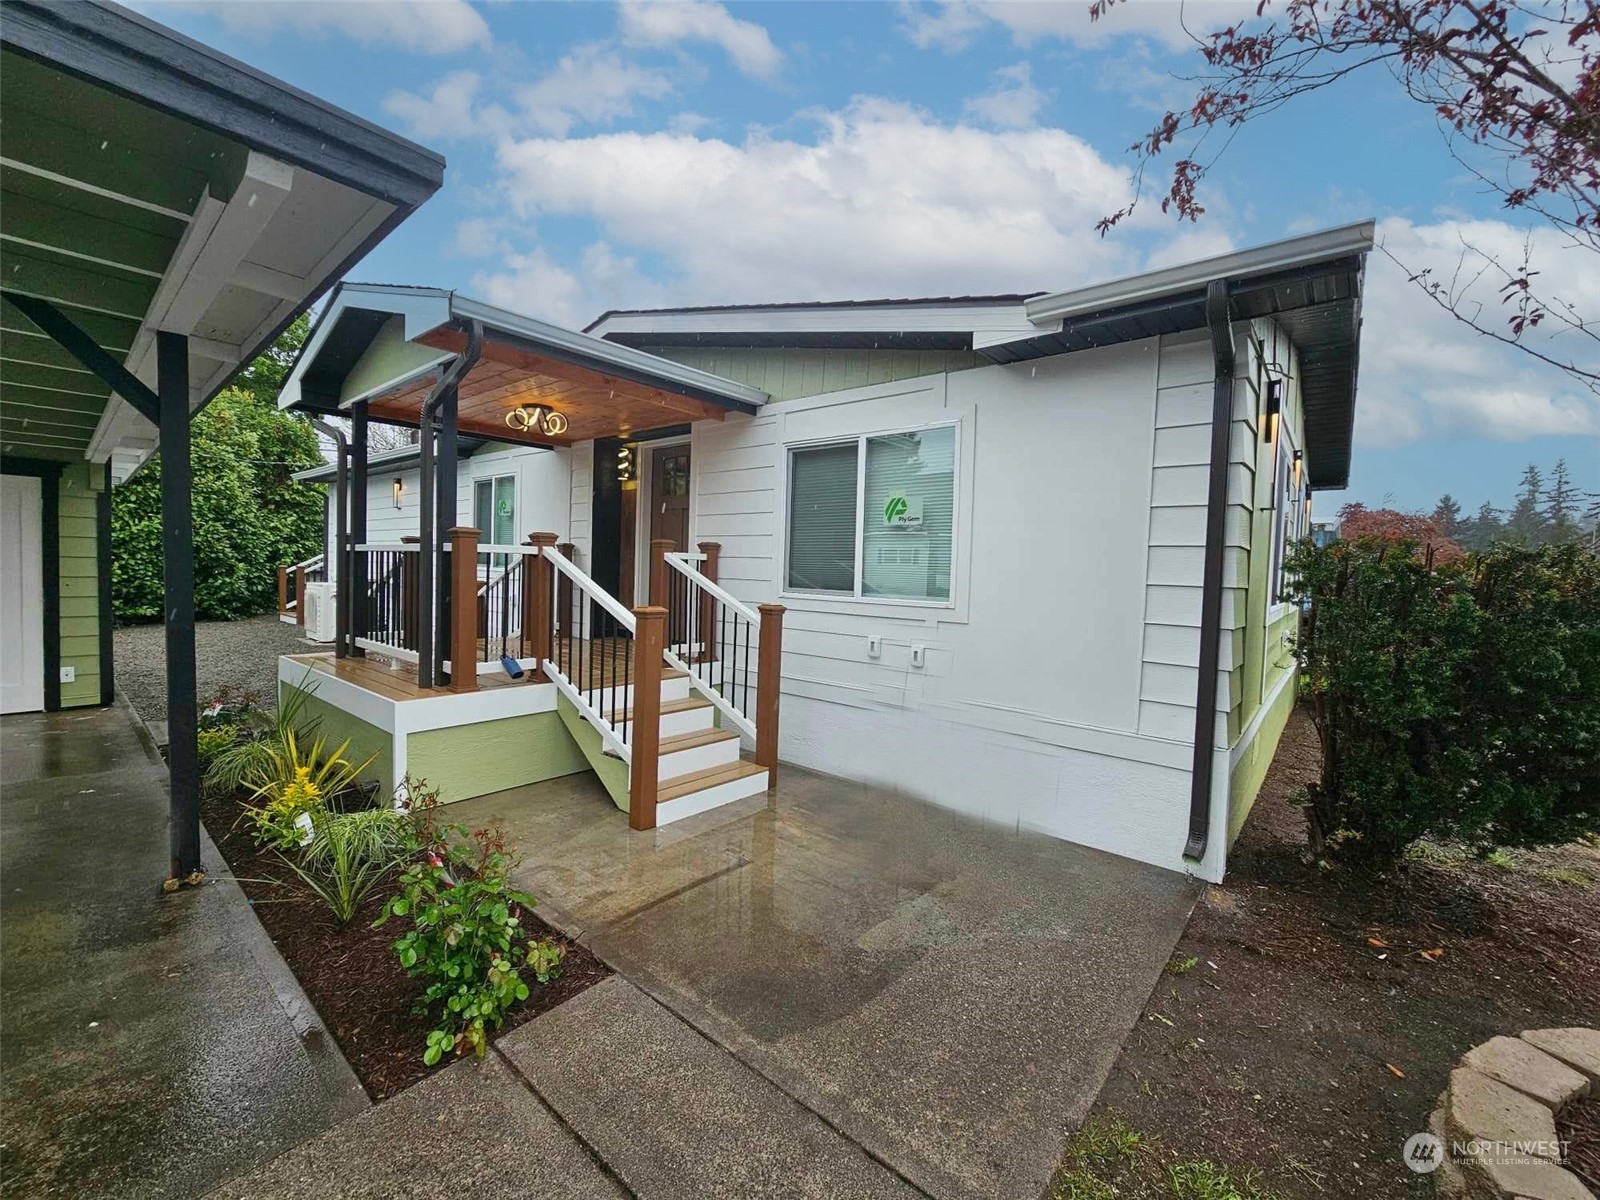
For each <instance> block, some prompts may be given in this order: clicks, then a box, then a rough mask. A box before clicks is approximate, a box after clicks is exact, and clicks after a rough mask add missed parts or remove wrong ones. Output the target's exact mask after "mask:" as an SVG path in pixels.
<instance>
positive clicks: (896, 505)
mask: <svg viewBox="0 0 1600 1200" xmlns="http://www.w3.org/2000/svg"><path fill="white" fill-rule="evenodd" d="M906 507H907V505H906V498H905V497H904V496H890V497H889V503H888V504H885V505H884V506H883V519H884V521H885V522H892V521H893V520H894V519H895V518H896V517H903V516H905V513H906Z"/></svg>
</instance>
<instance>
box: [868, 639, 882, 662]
mask: <svg viewBox="0 0 1600 1200" xmlns="http://www.w3.org/2000/svg"><path fill="white" fill-rule="evenodd" d="M882 654H883V638H882V637H881V636H880V635H878V634H876V633H869V634H868V635H867V657H868V658H878V657H879V656H881V655H882Z"/></svg>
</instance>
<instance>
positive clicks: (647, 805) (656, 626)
mask: <svg viewBox="0 0 1600 1200" xmlns="http://www.w3.org/2000/svg"><path fill="white" fill-rule="evenodd" d="M633 616H634V620H635V622H636V625H635V628H634V632H633V717H632V721H633V737H632V738H631V739H630V741H631V743H632V749H633V763H632V766H631V770H630V773H629V777H628V828H630V829H654V828H655V827H656V791H657V787H658V785H659V783H660V776H661V652H662V650H663V649H665V646H666V634H667V610H666V609H664V608H660V607H656V606H646V607H644V608H636V609H634V610H633Z"/></svg>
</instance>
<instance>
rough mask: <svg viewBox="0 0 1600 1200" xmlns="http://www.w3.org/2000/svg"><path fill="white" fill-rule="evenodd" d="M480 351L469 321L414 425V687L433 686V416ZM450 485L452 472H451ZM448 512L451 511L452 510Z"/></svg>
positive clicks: (475, 326) (477, 332)
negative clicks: (462, 343) (417, 457)
mask: <svg viewBox="0 0 1600 1200" xmlns="http://www.w3.org/2000/svg"><path fill="white" fill-rule="evenodd" d="M482 351H483V322H482V321H471V322H469V323H468V325H467V348H466V349H465V350H463V351H462V352H461V353H460V354H458V355H456V358H455V361H454V362H452V363H451V364H450V368H449V370H447V371H445V373H444V374H443V375H441V376H440V377H439V382H438V383H436V384H434V385H433V390H432V391H431V392H429V393H428V398H427V399H426V400H424V401H423V402H422V412H421V413H420V414H419V417H418V421H417V433H418V437H419V439H420V445H421V447H422V461H421V463H420V465H419V468H418V473H419V475H420V476H421V479H420V480H419V486H420V488H421V495H420V496H419V497H418V498H417V500H418V507H419V509H420V511H419V512H418V514H417V523H418V528H417V534H418V545H417V554H418V561H417V686H418V687H424V688H430V687H432V686H433V665H434V636H433V634H434V622H435V616H436V614H435V612H434V603H433V600H434V586H433V579H434V569H433V568H434V561H435V557H436V556H437V555H438V553H439V550H438V547H439V541H440V532H439V531H438V530H437V529H436V528H435V523H436V514H435V512H434V505H435V502H436V501H437V499H438V483H437V480H436V474H435V471H434V462H433V414H434V410H435V409H436V408H437V407H438V405H439V402H440V401H441V400H442V399H444V396H445V394H446V393H447V392H448V393H450V394H451V395H454V394H455V390H456V387H457V385H459V384H460V382H461V380H462V379H464V378H465V377H466V374H467V372H468V371H470V370H472V368H473V367H474V366H475V365H477V362H478V355H479V354H481V353H482ZM451 475H452V480H451V482H452V483H454V478H453V476H454V472H453V471H452V472H451ZM452 511H454V509H453V506H452Z"/></svg>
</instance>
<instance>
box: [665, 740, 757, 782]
mask: <svg viewBox="0 0 1600 1200" xmlns="http://www.w3.org/2000/svg"><path fill="white" fill-rule="evenodd" d="M738 761H739V739H738V738H724V739H723V740H722V741H720V742H708V743H706V744H705V745H704V746H691V747H690V748H689V749H687V750H678V751H675V752H673V753H671V754H663V755H662V756H661V769H660V774H659V776H658V778H661V779H671V778H672V777H673V776H674V775H687V774H689V773H690V772H691V771H704V770H705V769H706V768H707V767H721V766H726V765H727V764H728V763H731V762H738Z"/></svg>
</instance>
